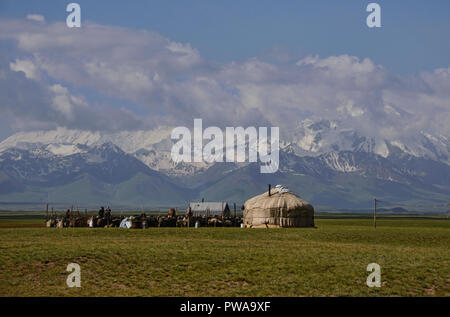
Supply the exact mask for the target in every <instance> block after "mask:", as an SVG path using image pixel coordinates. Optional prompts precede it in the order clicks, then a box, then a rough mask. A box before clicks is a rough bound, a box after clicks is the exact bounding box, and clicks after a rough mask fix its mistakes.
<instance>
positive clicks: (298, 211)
mask: <svg viewBox="0 0 450 317" xmlns="http://www.w3.org/2000/svg"><path fill="white" fill-rule="evenodd" d="M244 224H245V225H246V226H250V227H253V228H257V227H313V226H314V207H313V206H312V205H311V204H310V203H308V202H307V201H306V200H304V199H302V198H300V197H299V196H297V195H296V194H294V193H292V192H291V191H290V190H289V189H288V188H287V187H284V186H282V185H277V186H275V188H273V189H271V190H270V194H269V191H267V192H265V193H263V194H261V195H258V196H255V197H253V198H250V199H249V200H247V201H246V202H245V204H244Z"/></svg>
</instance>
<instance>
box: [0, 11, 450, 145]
mask: <svg viewBox="0 0 450 317" xmlns="http://www.w3.org/2000/svg"><path fill="white" fill-rule="evenodd" d="M1 39H14V40H16V41H17V49H18V51H19V52H20V53H19V55H18V57H17V58H15V62H13V63H11V64H10V68H11V69H12V70H14V71H16V72H17V71H23V72H24V73H25V76H26V77H27V78H28V79H36V78H49V79H50V81H51V83H50V82H49V83H47V86H48V87H51V88H50V90H49V91H50V93H51V94H52V95H51V97H49V98H51V100H52V105H53V107H54V109H56V110H57V111H58V112H59V113H60V114H61V115H62V116H63V117H64V121H63V122H68V121H70V122H72V123H73V122H76V120H84V124H85V125H86V124H88V123H90V124H93V127H95V128H98V125H96V124H95V123H94V122H93V120H86V119H85V118H86V117H85V115H86V113H89V114H90V115H91V116H92V117H95V118H99V117H101V116H102V115H103V116H106V114H100V113H98V114H96V115H93V114H92V112H79V111H87V110H83V109H85V108H86V109H91V111H95V110H94V109H93V108H92V107H91V106H87V105H84V104H85V103H86V104H87V103H88V102H87V101H86V100H87V99H88V98H87V97H86V98H84V99H83V98H82V96H80V94H79V93H74V92H72V91H71V90H74V89H77V90H78V89H82V90H83V89H87V90H91V91H93V92H94V93H95V94H96V95H98V96H101V97H104V98H105V100H107V101H105V102H109V101H110V100H115V101H116V102H122V101H123V104H124V106H123V107H122V108H121V109H120V110H119V111H116V110H117V109H116V108H113V107H111V109H112V110H111V111H110V113H109V114H108V115H110V116H113V115H118V116H119V117H118V118H117V120H116V121H117V122H122V121H124V120H121V117H122V116H124V117H127V118H128V121H126V120H125V121H126V122H129V123H131V124H130V125H131V126H133V125H136V121H135V119H136V118H137V120H138V121H139V122H141V123H143V124H144V125H147V126H151V127H154V126H155V124H158V125H159V124H192V119H193V118H194V117H200V118H203V119H204V120H203V122H204V124H208V125H213V124H214V125H222V126H226V125H232V126H236V125H243V126H245V125H266V124H267V125H268V124H271V125H277V126H280V127H281V133H283V129H284V128H286V129H292V128H293V127H295V125H296V124H297V122H299V121H301V120H303V119H306V118H326V119H339V120H340V121H342V122H343V123H344V124H345V125H347V126H348V127H352V128H356V129H358V130H359V131H361V132H362V133H363V134H365V135H367V136H375V137H378V138H386V137H398V136H401V135H411V134H413V133H414V132H417V131H422V130H423V131H430V132H433V133H436V134H441V135H450V127H449V125H448V122H449V116H450V114H449V113H450V68H442V69H438V70H436V71H434V72H430V73H423V74H420V75H419V76H415V77H401V76H396V75H394V74H390V73H389V72H387V71H386V70H385V69H384V68H383V67H382V66H380V65H376V64H375V63H373V61H371V60H370V59H368V58H365V59H359V58H357V57H355V56H349V55H340V56H329V57H325V58H320V57H319V56H308V57H305V58H302V59H300V60H298V62H297V63H296V64H291V65H289V64H286V63H283V64H276V63H271V62H268V61H265V60H261V59H259V58H252V59H249V60H247V61H243V62H230V63H224V64H219V63H215V62H211V61H206V60H205V59H203V58H202V57H201V55H200V53H199V52H198V51H197V50H196V49H195V48H193V47H192V46H191V45H190V44H189V43H177V42H173V41H170V40H169V39H167V38H164V37H163V36H161V35H159V34H157V33H154V32H149V31H138V30H133V29H127V28H121V27H112V26H104V25H98V24H90V23H85V24H84V26H83V28H81V29H80V30H70V31H68V29H67V27H66V26H65V24H64V23H53V24H44V25H42V26H41V27H39V28H36V27H35V25H34V23H31V22H27V21H20V20H13V21H8V22H5V21H1V20H0V40H1ZM22 55H23V56H22ZM55 83H57V84H55ZM55 85H59V86H55ZM55 87H57V88H55ZM62 88H64V89H62ZM55 96H56V97H55ZM74 96H77V97H76V98H81V99H80V100H81V101H80V102H77V101H76V99H74V98H75V97H74ZM83 105H84V106H83ZM113 110H114V111H113ZM36 120H42V118H40V117H39V118H36ZM116 127H118V128H122V129H123V128H124V125H117V126H116Z"/></svg>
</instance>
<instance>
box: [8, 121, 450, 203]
mask: <svg viewBox="0 0 450 317" xmlns="http://www.w3.org/2000/svg"><path fill="white" fill-rule="evenodd" d="M171 131H172V127H159V128H156V129H154V130H151V131H126V132H118V133H107V132H90V131H79V130H69V129H65V128H58V129H56V130H51V131H32V132H20V133H17V134H14V135H12V136H10V137H9V138H7V139H6V140H4V141H3V142H1V143H0V204H12V205H13V204H21V203H27V204H41V205H42V204H44V203H46V202H50V203H54V204H79V205H80V206H97V205H111V206H130V208H138V207H139V206H146V207H147V208H148V207H150V206H151V207H155V206H171V205H173V206H186V204H187V202H188V201H190V200H198V199H202V198H205V199H206V200H209V201H228V202H229V203H233V202H236V203H237V204H238V205H240V204H242V203H243V202H245V200H246V199H248V198H250V197H252V196H253V195H256V194H259V193H261V192H262V191H265V190H266V189H267V184H273V185H276V184H283V185H286V186H288V187H289V188H291V190H293V191H294V192H295V193H297V194H299V195H300V196H302V197H303V198H305V199H306V200H308V201H310V202H311V203H312V204H313V205H315V206H320V208H321V209H322V210H328V209H330V210H331V209H345V208H350V209H355V208H367V209H368V208H370V207H371V206H372V204H373V199H374V198H377V199H380V200H382V201H387V202H393V203H398V204H403V205H408V206H430V209H429V211H431V210H432V206H444V205H445V204H447V203H448V202H449V200H450V181H449V180H450V142H449V140H448V139H447V138H446V137H445V136H436V135H431V134H428V133H425V132H419V133H418V134H417V135H416V136H413V137H411V138H409V139H407V140H398V139H392V140H386V139H383V140H380V139H376V138H373V137H366V136H363V135H362V134H360V133H358V131H355V130H352V129H346V128H343V127H341V126H340V123H339V122H337V121H330V120H317V121H312V120H304V121H302V122H299V124H298V126H296V127H294V128H292V129H289V131H284V132H283V129H282V128H280V132H281V141H280V168H279V170H278V171H277V172H276V173H274V174H261V173H260V170H259V167H260V163H209V164H207V163H184V162H183V163H175V162H173V161H172V160H171V159H170V151H171V148H172V145H173V141H172V140H171V139H170V132H171ZM1 207H2V206H0V208H1ZM421 208H422V207H421ZM444 209H445V208H444ZM425 211H428V210H425Z"/></svg>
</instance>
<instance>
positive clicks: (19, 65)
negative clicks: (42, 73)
mask: <svg viewBox="0 0 450 317" xmlns="http://www.w3.org/2000/svg"><path fill="white" fill-rule="evenodd" d="M9 67H10V68H11V70H13V71H15V72H24V73H25V76H26V77H27V78H30V79H37V78H38V69H37V67H36V65H35V64H34V63H33V62H32V61H30V60H26V59H23V60H21V59H16V61H15V62H11V63H10V64H9Z"/></svg>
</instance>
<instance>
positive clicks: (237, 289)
mask: <svg viewBox="0 0 450 317" xmlns="http://www.w3.org/2000/svg"><path fill="white" fill-rule="evenodd" d="M27 221H28V222H27ZM40 221H41V220H40ZM42 223H43V222H42V221H41V222H40V224H42ZM25 225H28V226H36V225H39V221H38V220H36V219H31V220H26V219H12V220H6V219H1V220H0V241H1V247H0V296H449V295H450V252H449V250H450V230H449V229H450V222H449V221H448V220H442V219H441V220H439V219H428V220H427V219H417V220H416V219H407V220H405V219H381V220H379V221H378V227H377V228H376V229H374V228H373V227H372V222H371V220H370V219H316V225H317V227H318V228H317V229H306V228H305V229H303V228H298V229H240V228H200V229H194V228H190V229H185V228H151V229H147V230H126V229H89V228H65V229H55V228H51V229H47V228H20V226H25ZM12 227H15V228H12ZM71 262H76V263H78V264H80V266H81V279H82V282H81V288H68V287H67V286H66V283H65V281H66V278H67V275H68V274H69V273H68V272H66V266H67V264H69V263H71ZM372 262H375V263H378V264H380V266H381V279H382V285H383V286H382V287H381V288H369V287H367V286H366V284H365V281H366V278H367V276H368V274H369V272H366V267H367V265H368V264H369V263H372Z"/></svg>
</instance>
